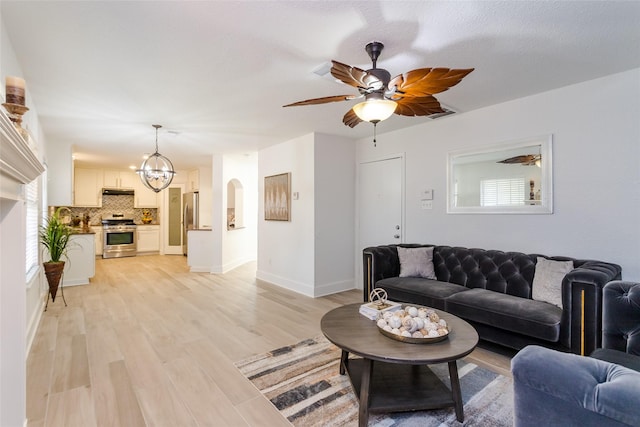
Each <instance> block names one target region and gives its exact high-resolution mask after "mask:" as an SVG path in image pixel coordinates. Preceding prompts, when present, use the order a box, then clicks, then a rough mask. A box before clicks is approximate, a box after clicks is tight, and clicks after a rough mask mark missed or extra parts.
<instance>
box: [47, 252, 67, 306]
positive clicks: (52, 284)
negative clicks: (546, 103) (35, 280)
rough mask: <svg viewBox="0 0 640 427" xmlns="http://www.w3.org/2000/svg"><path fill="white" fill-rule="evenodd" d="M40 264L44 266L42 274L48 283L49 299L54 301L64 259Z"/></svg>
mask: <svg viewBox="0 0 640 427" xmlns="http://www.w3.org/2000/svg"><path fill="white" fill-rule="evenodd" d="M42 265H43V266H44V274H45V276H47V282H48V283H49V294H50V295H51V299H52V300H53V301H55V300H56V294H57V293H58V287H59V285H60V279H61V278H62V273H63V271H64V261H58V262H45V263H43V264H42Z"/></svg>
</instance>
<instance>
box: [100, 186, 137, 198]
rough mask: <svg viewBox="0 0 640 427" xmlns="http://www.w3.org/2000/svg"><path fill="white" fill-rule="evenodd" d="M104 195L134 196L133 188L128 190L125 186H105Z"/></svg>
mask: <svg viewBox="0 0 640 427" xmlns="http://www.w3.org/2000/svg"><path fill="white" fill-rule="evenodd" d="M102 195H103V196H104V195H107V196H133V190H127V189H124V188H103V189H102Z"/></svg>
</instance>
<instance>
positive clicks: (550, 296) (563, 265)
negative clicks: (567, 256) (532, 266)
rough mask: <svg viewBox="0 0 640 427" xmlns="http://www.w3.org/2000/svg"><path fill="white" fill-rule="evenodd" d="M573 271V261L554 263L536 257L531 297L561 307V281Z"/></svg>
mask: <svg viewBox="0 0 640 427" xmlns="http://www.w3.org/2000/svg"><path fill="white" fill-rule="evenodd" d="M571 270H573V261H554V260H550V259H546V258H543V257H540V256H539V257H538V259H537V262H536V272H535V274H534V276H533V285H532V288H531V297H532V298H533V299H534V300H538V301H545V302H548V303H550V304H553V305H555V306H558V307H562V279H564V276H566V275H567V273H569V272H570V271H571Z"/></svg>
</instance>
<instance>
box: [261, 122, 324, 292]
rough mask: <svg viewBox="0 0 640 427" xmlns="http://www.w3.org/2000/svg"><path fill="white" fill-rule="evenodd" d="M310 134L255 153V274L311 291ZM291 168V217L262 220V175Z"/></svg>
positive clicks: (280, 284) (311, 167)
mask: <svg viewBox="0 0 640 427" xmlns="http://www.w3.org/2000/svg"><path fill="white" fill-rule="evenodd" d="M313 155H314V134H308V135H305V136H301V137H299V138H296V139H293V140H290V141H287V142H283V143H281V144H278V145H274V146H271V147H268V148H265V149H263V150H261V151H260V152H259V154H258V188H259V193H260V196H259V198H258V266H257V273H256V277H257V278H258V279H261V280H265V281H267V282H270V283H274V284H277V285H279V286H283V287H285V288H288V289H292V290H294V291H296V292H299V293H302V294H305V295H313V291H314V289H313V288H314V188H313V187H314V179H313V173H314V172H313V171H314V165H313ZM285 172H291V192H292V193H293V192H296V191H297V192H298V193H299V194H300V198H299V199H298V200H292V201H291V221H289V222H288V221H265V219H264V177H265V176H270V175H277V174H281V173H285Z"/></svg>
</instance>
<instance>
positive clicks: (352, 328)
mask: <svg viewBox="0 0 640 427" xmlns="http://www.w3.org/2000/svg"><path fill="white" fill-rule="evenodd" d="M360 305H361V304H350V305H345V306H342V307H338V308H335V309H333V310H331V311H329V312H328V313H327V314H325V315H324V316H323V317H322V320H321V321H320V328H321V329H322V333H323V334H324V335H325V337H327V339H328V340H329V341H331V342H332V343H333V344H335V345H336V346H338V347H339V348H340V349H342V355H341V357H340V374H342V375H344V374H345V373H347V374H348V375H349V379H350V380H351V386H352V387H353V390H354V392H355V394H356V396H358V398H359V400H360V408H359V414H358V424H359V425H360V426H366V425H367V423H368V421H369V413H370V412H402V411H416V410H423V409H435V408H445V407H450V406H453V407H454V408H455V411H456V418H457V419H458V421H460V422H463V421H464V412H463V408H462V394H461V392H460V380H459V378H458V366H457V364H456V360H458V359H460V358H462V357H464V356H466V355H468V354H469V353H471V352H472V351H473V349H474V348H475V347H476V345H477V344H478V333H477V332H476V330H475V329H474V328H473V327H472V326H471V325H469V324H468V323H467V322H465V321H464V320H462V319H460V318H459V317H456V316H454V315H452V314H449V313H446V312H444V311H440V310H436V312H437V313H438V315H439V316H440V317H441V318H443V319H445V320H446V321H447V324H448V325H449V328H450V330H451V332H450V333H449V335H448V337H447V339H445V340H443V341H440V342H436V343H430V344H410V343H405V342H401V341H396V340H394V339H391V338H389V337H386V336H384V335H382V334H381V333H380V332H379V331H378V327H377V326H376V323H375V321H373V320H369V319H367V318H366V317H364V316H363V315H361V314H360V313H359V312H358V310H359V308H360ZM349 353H353V354H354V355H356V356H359V358H351V359H349ZM374 361H375V364H374ZM436 363H448V364H449V376H450V378H451V390H449V388H448V387H447V386H446V385H444V384H443V383H442V381H440V379H439V378H438V377H437V376H436V375H435V374H434V373H433V372H431V370H430V369H429V367H428V366H427V365H428V364H436Z"/></svg>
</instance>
